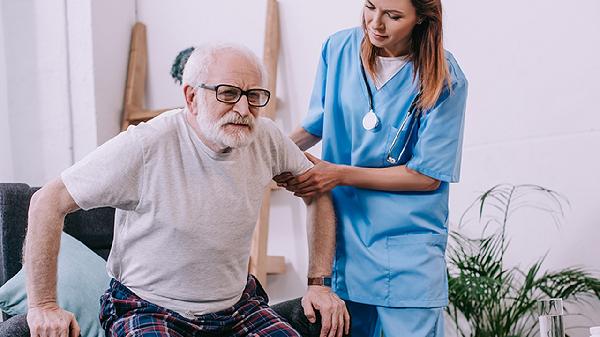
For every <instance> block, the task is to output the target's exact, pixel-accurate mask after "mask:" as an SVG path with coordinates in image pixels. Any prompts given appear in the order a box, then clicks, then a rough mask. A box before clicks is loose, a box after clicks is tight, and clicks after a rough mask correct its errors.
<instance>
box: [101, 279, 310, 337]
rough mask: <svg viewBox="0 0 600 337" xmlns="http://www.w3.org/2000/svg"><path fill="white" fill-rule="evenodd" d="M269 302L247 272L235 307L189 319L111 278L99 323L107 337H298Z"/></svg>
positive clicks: (102, 302) (257, 283)
mask: <svg viewBox="0 0 600 337" xmlns="http://www.w3.org/2000/svg"><path fill="white" fill-rule="evenodd" d="M268 301H269V299H268V297H267V294H266V293H265V291H264V290H263V289H262V287H261V285H260V283H259V282H258V280H256V279H255V278H254V277H253V276H251V275H249V276H248V283H247V285H246V288H245V289H244V292H243V294H242V298H241V299H240V300H239V301H238V303H236V304H235V305H234V306H232V307H230V308H227V309H225V310H222V311H219V312H215V313H210V314H206V315H201V316H196V318H194V319H189V318H186V317H184V316H182V315H180V314H178V313H177V312H175V311H172V310H169V309H166V308H163V307H160V306H158V305H156V304H153V303H150V302H148V301H145V300H143V299H141V298H139V297H138V296H137V295H135V294H134V293H133V292H131V290H129V289H128V288H127V287H125V286H124V285H122V284H121V283H119V282H118V281H116V280H114V279H113V280H112V281H111V283H110V288H109V289H108V290H107V291H106V292H105V293H104V295H102V297H101V298H100V304H101V310H100V322H101V324H102V327H103V328H104V330H105V332H106V336H107V337H137V336H146V337H149V336H155V337H162V336H170V337H188V336H190V337H191V336H193V337H204V336H207V337H208V336H210V337H216V336H223V337H225V336H231V337H241V336H253V337H259V336H261V337H262V336H269V337H301V336H300V334H299V333H298V332H296V330H294V329H293V328H292V327H291V326H290V325H289V323H287V322H286V321H285V320H284V319H283V318H281V316H279V315H278V314H276V313H275V312H274V311H273V309H271V308H270V307H269V306H268V305H267V303H268Z"/></svg>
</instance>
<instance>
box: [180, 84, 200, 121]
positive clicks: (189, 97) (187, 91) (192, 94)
mask: <svg viewBox="0 0 600 337" xmlns="http://www.w3.org/2000/svg"><path fill="white" fill-rule="evenodd" d="M183 95H184V96H185V104H186V106H187V108H188V110H189V112H191V113H192V115H194V116H196V115H198V111H197V110H196V104H194V100H195V99H197V97H196V90H194V88H192V87H191V86H190V85H188V84H186V85H184V86H183Z"/></svg>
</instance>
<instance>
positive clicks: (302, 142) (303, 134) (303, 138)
mask: <svg viewBox="0 0 600 337" xmlns="http://www.w3.org/2000/svg"><path fill="white" fill-rule="evenodd" d="M290 138H291V139H292V141H293V142H294V143H295V144H296V145H298V147H299V148H300V150H302V151H306V150H308V149H310V148H311V147H313V146H314V145H315V144H317V143H318V142H319V141H320V140H321V138H319V137H317V136H315V135H313V134H311V133H310V132H308V131H306V130H305V129H304V128H303V127H299V128H297V129H296V130H294V132H292V134H291V135H290Z"/></svg>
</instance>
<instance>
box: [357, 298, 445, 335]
mask: <svg viewBox="0 0 600 337" xmlns="http://www.w3.org/2000/svg"><path fill="white" fill-rule="evenodd" d="M346 306H347V307H348V311H349V312H350V316H351V317H352V324H351V336H352V337H381V332H382V331H383V333H384V335H385V337H397V336H402V337H444V308H389V307H380V306H375V305H370V304H362V303H357V302H352V301H346Z"/></svg>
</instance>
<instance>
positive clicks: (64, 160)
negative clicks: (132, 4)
mask: <svg viewBox="0 0 600 337" xmlns="http://www.w3.org/2000/svg"><path fill="white" fill-rule="evenodd" d="M64 22H65V16H64V2H63V1H59V0H53V1H15V0H7V1H3V2H2V26H3V31H4V41H3V47H4V60H5V68H4V69H5V70H6V71H5V72H4V74H2V75H3V76H2V77H3V80H5V84H6V86H5V90H6V91H5V92H6V97H7V99H6V102H5V104H4V105H5V106H4V109H5V110H4V111H5V113H3V116H4V117H3V118H4V120H7V123H6V124H5V126H4V127H8V128H9V130H10V131H9V132H10V137H11V139H10V143H7V145H5V146H4V147H5V148H6V147H7V146H9V147H10V153H12V163H10V161H7V163H8V164H6V165H7V166H4V164H3V165H2V166H3V167H5V168H6V167H8V168H9V169H10V166H12V172H13V174H12V175H9V176H7V177H6V179H10V180H11V181H19V182H27V183H30V184H34V185H39V184H42V183H43V182H45V181H47V180H48V179H50V178H51V177H53V176H55V175H56V174H58V172H60V170H61V169H63V168H64V167H66V166H67V165H69V164H70V162H71V160H70V149H69V138H70V130H69V118H68V114H67V113H66V111H68V95H67V89H66V88H67V86H68V84H67V64H66V62H65V59H66V39H65V30H64V29H65V23H64ZM6 116H7V118H6Z"/></svg>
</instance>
